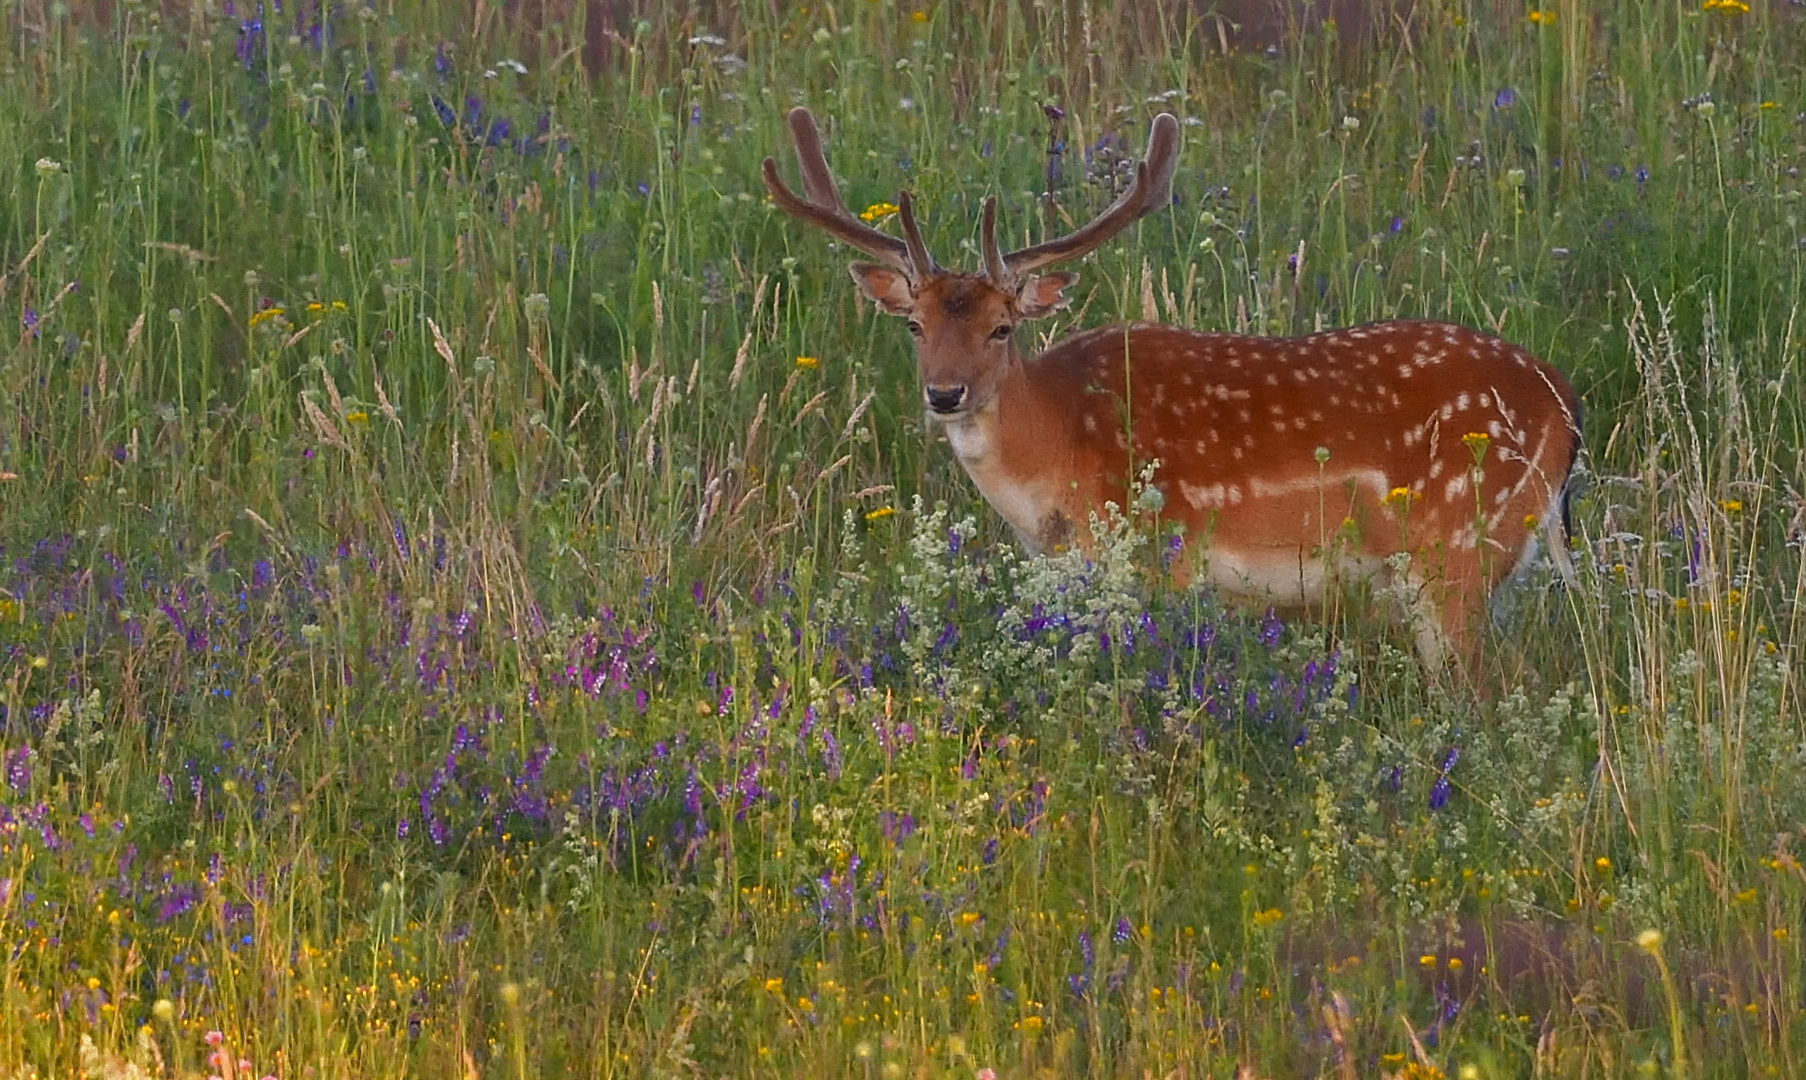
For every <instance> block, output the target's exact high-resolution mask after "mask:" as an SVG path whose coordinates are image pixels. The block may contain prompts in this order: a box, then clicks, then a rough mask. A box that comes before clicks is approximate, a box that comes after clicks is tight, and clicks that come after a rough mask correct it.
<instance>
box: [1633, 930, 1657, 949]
mask: <svg viewBox="0 0 1806 1080" xmlns="http://www.w3.org/2000/svg"><path fill="white" fill-rule="evenodd" d="M1661 947H1662V932H1661V931H1660V930H1645V931H1643V932H1642V933H1641V934H1638V935H1637V948H1639V949H1642V950H1643V951H1644V952H1646V953H1653V952H1656V951H1657V950H1659V949H1660V948H1661Z"/></svg>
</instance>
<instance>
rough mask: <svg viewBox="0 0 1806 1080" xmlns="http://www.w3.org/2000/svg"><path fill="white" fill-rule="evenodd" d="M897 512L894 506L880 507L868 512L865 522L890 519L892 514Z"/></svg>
mask: <svg viewBox="0 0 1806 1080" xmlns="http://www.w3.org/2000/svg"><path fill="white" fill-rule="evenodd" d="M896 512H897V509H896V507H894V506H880V507H879V508H878V509H876V510H871V511H867V513H866V515H865V520H867V521H878V520H880V519H881V518H887V517H890V516H891V515H892V514H894V513H896Z"/></svg>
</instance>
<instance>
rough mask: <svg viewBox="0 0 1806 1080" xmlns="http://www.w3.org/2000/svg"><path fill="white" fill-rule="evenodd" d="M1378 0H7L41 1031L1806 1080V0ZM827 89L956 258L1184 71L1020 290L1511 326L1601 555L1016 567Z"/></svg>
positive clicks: (1, 913) (485, 1047)
mask: <svg viewBox="0 0 1806 1080" xmlns="http://www.w3.org/2000/svg"><path fill="white" fill-rule="evenodd" d="M1304 7H1306V8H1308V7H1309V5H1305V6H1304ZM1299 10H1303V9H1302V8H1301V9H1299ZM1388 14H1389V13H1382V15H1381V16H1379V17H1376V18H1374V19H1372V20H1371V22H1370V23H1369V24H1365V25H1362V26H1359V27H1350V26H1337V25H1335V24H1334V23H1325V22H1324V21H1322V20H1321V19H1298V20H1294V21H1292V22H1290V23H1287V24H1284V25H1279V26H1277V27H1274V28H1270V33H1267V34H1266V35H1265V36H1261V35H1258V34H1256V33H1254V32H1253V31H1252V30H1249V31H1248V32H1247V33H1245V34H1239V35H1238V34H1234V33H1232V31H1233V29H1234V28H1233V27H1232V26H1231V25H1230V21H1231V20H1230V19H1229V17H1228V16H1227V15H1224V14H1222V13H1219V12H1216V11H1215V10H1214V9H1212V8H1210V7H1209V6H1208V5H1204V4H1198V5H1194V6H1185V5H1181V4H1176V3H1175V4H1169V5H1166V10H1156V9H1154V8H1153V7H1151V6H1147V5H1134V4H1118V5H1106V4H1099V3H1096V2H1095V0H1057V2H1056V0H1018V2H1013V3H1012V2H1008V0H978V2H975V3H969V4H961V3H950V2H937V3H931V4H920V5H918V4H914V3H910V2H907V0H905V2H899V0H834V2H833V3H828V4H826V5H823V4H820V3H816V2H813V0H812V2H811V3H809V4H807V5H806V6H805V5H801V4H779V3H771V4H747V5H727V4H722V5H710V4H695V5H691V6H687V7H682V8H678V7H676V6H672V7H671V8H670V9H669V10H668V9H667V8H666V7H665V6H664V5H659V4H650V3H648V4H644V5H640V6H638V7H636V6H635V5H634V4H633V3H630V2H623V3H619V4H588V5H584V4H563V5H560V4H557V3H550V2H548V3H545V4H522V5H520V6H519V8H518V9H516V8H508V9H504V8H502V7H499V6H497V5H495V4H492V3H485V2H484V0H478V2H477V3H475V4H473V5H443V10H441V9H440V7H439V6H435V5H411V4H403V3H394V2H393V0H372V2H368V3H365V2H362V0H360V2H358V3H346V4H342V5H322V4H318V3H301V2H297V0H282V2H278V0H265V2H263V3H255V2H246V0H236V2H231V0H193V2H180V3H178V2H173V0H172V2H169V3H165V4H162V5H161V6H160V7H159V6H158V5H156V4H153V3H148V2H143V0H117V2H116V3H112V4H108V5H101V6H90V5H82V4H65V3H54V4H51V3H45V2H43V0H17V2H13V3H8V4H6V5H4V6H3V7H0V26H3V27H4V35H5V44H4V46H3V47H0V146H3V147H5V148H6V152H5V153H4V154H0V192H4V194H5V198H3V199H0V274H3V276H0V309H3V310H4V311H5V312H6V318H7V319H8V320H12V319H15V318H16V320H17V321H16V331H9V336H13V337H14V338H15V340H14V343H13V344H12V345H10V346H5V347H4V348H0V388H3V390H4V394H3V395H0V1078H5V1080H23V1078H26V1077H43V1078H48V1077H53V1076H55V1077H64V1076H87V1077H96V1078H97V1077H106V1078H109V1080H122V1078H127V1077H149V1076H175V1077H183V1078H187V1077H206V1076H217V1077H225V1078H227V1080H231V1078H251V1077H265V1076H274V1077H281V1078H285V1080H286V1078H290V1077H294V1078H301V1077H316V1078H321V1080H325V1078H330V1077H347V1078H350V1077H357V1078H364V1077H402V1076H422V1077H442V1076H457V1077H471V1078H475V1077H494V1078H502V1077H509V1078H525V1077H529V1076H566V1075H570V1076H589V1077H599V1078H610V1080H612V1078H619V1077H646V1078H676V1077H694V1078H706V1080H715V1078H718V1077H773V1078H777V1077H790V1076H809V1075H816V1076H843V1075H844V1076H853V1077H863V1078H866V1080H878V1078H883V1080H901V1078H904V1077H910V1078H939V1077H963V1078H978V1080H992V1078H993V1077H1004V1078H1006V1080H1008V1078H1014V1077H1043V1076H1045V1077H1064V1076H1080V1075H1082V1076H1094V1077H1123V1078H1130V1077H1133V1078H1144V1077H1173V1078H1188V1077H1205V1076H1211V1077H1228V1076H1237V1075H1239V1076H1248V1077H1286V1076H1299V1075H1320V1076H1333V1077H1338V1078H1342V1077H1357V1076H1359V1077H1368V1076H1386V1077H1411V1078H1415V1080H1423V1078H1429V1077H1439V1076H1446V1077H1451V1078H1453V1077H1462V1078H1470V1077H1474V1078H1479V1077H1484V1078H1491V1077H1514V1076H1531V1075H1534V1076H1550V1077H1554V1076H1563V1077H1569V1076H1571V1077H1619V1076H1659V1075H1670V1076H1677V1077H1680V1076H1689V1077H1691V1076H1727V1077H1728V1076H1751V1075H1756V1076H1765V1075H1773V1076H1790V1077H1797V1076H1801V1075H1802V1074H1806V1010H1803V1005H1806V956H1803V955H1802V943H1801V936H1802V933H1806V910H1803V909H1806V870H1803V869H1802V864H1801V861H1800V860H1801V857H1802V856H1801V853H1800V852H1796V851H1795V850H1794V848H1793V845H1794V844H1795V843H1800V844H1802V846H1803V847H1806V709H1803V708H1802V705H1801V693H1802V691H1806V684H1803V681H1802V668H1801V663H1800V650H1801V648H1802V645H1803V644H1806V637H1803V631H1806V614H1803V611H1806V607H1803V606H1802V605H1803V604H1806V506H1803V503H1802V488H1803V487H1806V415H1803V412H1806V409H1803V406H1802V403H1803V402H1806V386H1803V385H1802V372H1801V360H1802V339H1803V338H1806V325H1803V318H1802V317H1803V316H1806V281H1803V278H1806V223H1803V222H1802V215H1806V200H1802V197H1801V191H1802V182H1801V179H1800V168H1801V166H1802V165H1803V164H1806V111H1802V110H1806V10H1803V9H1802V8H1801V7H1800V6H1799V5H1797V4H1790V3H1786V2H1784V0H1774V2H1772V3H1760V2H1756V0H1752V2H1751V3H1750V4H1744V3H1741V2H1738V0H1706V2H1705V3H1704V4H1703V6H1701V5H1700V4H1698V3H1696V2H1694V0H1675V2H1663V3H1646V4H1624V5H1588V4H1583V3H1581V2H1580V0H1557V2H1555V3H1553V4H1551V5H1550V6H1548V7H1537V8H1520V7H1517V6H1514V5H1509V4H1493V3H1482V2H1478V0H1423V2H1420V3H1418V4H1417V5H1415V7H1413V8H1410V9H1409V10H1408V11H1407V10H1406V9H1403V8H1401V9H1400V10H1399V12H1398V14H1397V15H1396V16H1391V17H1387V15H1388ZM798 103H802V104H807V105H809V106H810V107H811V108H812V109H813V110H814V112H815V114H816V115H817V116H818V117H819V118H821V119H822V120H823V122H824V126H825V129H826V134H827V138H828V153H829V158H830V161H831V162H832V163H833V165H834V168H835V171H836V174H837V176H838V178H839V179H840V181H841V183H842V186H843V190H844V191H845V194H846V198H847V201H848V203H849V205H851V206H852V207H853V208H854V209H855V210H862V209H866V208H868V207H869V208H871V210H870V213H871V215H872V217H873V219H874V220H876V221H878V222H879V223H880V226H881V227H894V219H891V218H889V217H888V216H887V214H886V210H885V205H884V204H887V203H892V202H894V201H895V199H896V195H897V192H898V190H899V188H901V187H903V186H908V187H909V188H911V189H912V190H913V192H914V193H915V194H916V196H917V198H918V204H917V205H918V207H919V213H920V214H921V220H922V222H923V227H924V230H925V232H926V234H927V239H928V242H929V244H930V245H931V246H932V247H933V249H934V250H936V251H937V252H939V253H941V257H942V258H943V259H944V260H946V261H948V262H959V263H962V264H963V265H965V266H966V267H976V266H977V265H978V252H977V246H976V237H977V228H978V213H977V210H978V206H979V203H980V200H981V199H982V197H983V196H984V195H986V194H995V195H997V196H998V197H999V200H1000V203H1001V225H1002V228H1003V230H1004V231H1005V233H1006V234H1007V236H1008V237H1010V238H1012V239H1013V240H1014V241H1015V242H1016V243H1018V244H1020V243H1021V242H1022V241H1025V240H1033V239H1038V238H1039V237H1041V236H1043V235H1045V234H1047V233H1049V232H1054V231H1062V230H1064V229H1068V228H1070V227H1072V225H1073V224H1074V223H1077V222H1083V221H1084V220H1086V219H1088V218H1089V217H1090V216H1091V215H1092V214H1093V213H1095V212H1096V211H1097V210H1099V209H1100V208H1101V207H1103V206H1104V205H1106V204H1107V203H1108V201H1109V199H1110V198H1111V197H1112V195H1113V193H1114V192H1115V191H1116V190H1118V188H1119V187H1120V185H1121V184H1122V183H1123V182H1124V178H1125V172H1124V169H1125V165H1124V163H1125V162H1128V161H1132V160H1133V158H1134V157H1135V155H1136V154H1138V153H1139V151H1140V149H1141V146H1142V142H1143V140H1144V139H1145V138H1146V133H1147V130H1148V128H1147V125H1148V121H1149V119H1150V118H1151V117H1152V116H1153V115H1154V114H1155V113H1157V112H1160V111H1171V112H1173V113H1175V114H1176V115H1177V116H1178V117H1179V118H1180V119H1181V122H1182V125H1183V127H1182V132H1183V139H1184V144H1183V149H1182V159H1181V164H1180V166H1179V170H1178V175H1177V178H1176V180H1175V184H1174V194H1175V200H1174V205H1173V207H1172V209H1171V210H1170V212H1162V213H1158V214H1155V215H1152V216H1150V217H1148V218H1146V219H1143V220H1142V221H1141V222H1140V223H1138V224H1137V225H1136V226H1134V227H1133V228H1132V229H1131V230H1130V231H1129V232H1127V233H1125V234H1124V235H1123V236H1122V237H1119V238H1118V239H1117V240H1115V241H1113V242H1111V243H1110V244H1108V245H1106V246H1105V247H1104V248H1103V249H1102V250H1100V251H1099V252H1097V253H1096V254H1095V255H1093V256H1090V257H1088V258H1087V259H1086V260H1085V261H1084V263H1083V264H1081V265H1079V266H1077V267H1076V269H1079V270H1080V271H1081V272H1082V274H1083V278H1082V281H1081V282H1080V285H1079V286H1078V289H1077V293H1078V300H1079V302H1078V303H1076V304H1075V305H1074V307H1073V309H1072V310H1070V311H1067V312H1065V313H1063V314H1062V316H1061V317H1060V318H1058V319H1055V320H1049V321H1047V322H1046V323H1042V324H1036V328H1035V331H1034V335H1029V334H1028V333H1026V332H1025V333H1024V334H1023V340H1022V344H1023V345H1024V346H1025V347H1027V346H1031V345H1034V344H1039V343H1040V342H1042V341H1045V340H1049V339H1051V338H1052V337H1057V336H1059V335H1061V334H1063V333H1065V332H1068V331H1069V330H1071V329H1073V328H1077V327H1086V326H1097V325H1103V324H1105V323H1108V322H1110V321H1113V320H1116V319H1121V318H1143V317H1147V318H1154V319H1160V320H1165V321H1170V322H1174V323H1177V324H1181V325H1185V326H1190V327H1195V328H1199V329H1241V330H1246V331H1249V332H1253V333H1261V334H1292V333H1300V332H1306V331H1310V330H1312V329H1316V328H1321V327H1332V326H1346V325H1353V324H1357V323H1361V322H1366V321H1371V320H1375V319H1381V318H1390V317H1395V316H1396V317H1405V318H1433V319H1446V320H1451V321H1455V322H1460V323H1463V324H1466V325H1470V326H1474V327H1478V328H1482V329H1486V330H1489V331H1492V332H1496V333H1499V334H1501V335H1503V336H1505V337H1507V338H1509V339H1510V340H1512V341H1514V342H1517V343H1519V344H1522V345H1524V346H1525V347H1527V348H1529V349H1531V350H1532V351H1534V352H1535V353H1537V354H1538V355H1540V356H1543V357H1545V358H1547V359H1549V360H1550V361H1551V362H1552V363H1553V364H1554V365H1555V366H1556V367H1558V368H1560V369H1561V370H1562V371H1564V372H1566V373H1567V374H1568V375H1569V376H1570V378H1571V379H1572V381H1573V382H1574V384H1575V386H1576V387H1577V388H1578V390H1579V391H1580V393H1581V395H1582V397H1583V399H1584V401H1585V404H1586V406H1587V409H1588V420H1587V429H1586V450H1585V452H1584V453H1583V455H1582V459H1581V462H1580V466H1579V468H1578V470H1577V474H1576V477H1577V482H1576V489H1575V491H1576V494H1575V501H1574V507H1573V510H1574V521H1573V537H1572V551H1573V553H1574V556H1575V559H1576V562H1577V564H1578V570H1579V580H1578V582H1577V583H1576V584H1575V585H1574V586H1572V587H1566V588H1564V587H1561V586H1560V585H1558V584H1556V583H1554V582H1552V581H1551V575H1550V573H1549V572H1548V570H1547V569H1546V568H1536V569H1533V570H1532V572H1531V573H1530V574H1529V575H1528V577H1527V579H1526V580H1524V581H1523V582H1521V583H1520V584H1518V585H1517V586H1516V587H1514V588H1512V589H1511V590H1509V591H1508V592H1507V593H1506V594H1504V595H1502V597H1501V599H1500V603H1499V604H1498V610H1497V612H1496V617H1495V619H1494V620H1493V625H1492V626H1491V627H1490V628H1489V630H1488V652H1487V661H1486V664H1485V665H1484V668H1483V670H1480V671H1478V672H1476V673H1475V674H1474V677H1473V678H1472V679H1471V680H1464V679H1451V678H1448V677H1445V676H1441V675H1437V674H1434V673H1428V672H1426V671H1425V670H1424V669H1423V668H1422V667H1421V665H1419V664H1418V662H1417V661H1416V659H1415V658H1414V656H1413V655H1412V652H1411V648H1410V642H1409V640H1408V638H1407V636H1406V635H1404V634H1402V633H1401V632H1400V631H1399V630H1398V629H1397V628H1395V627H1393V626H1390V625H1389V624H1388V623H1387V621H1386V620H1385V619H1384V618H1381V617H1378V616H1376V615H1375V614H1374V613H1373V612H1372V610H1371V609H1372V605H1370V604H1368V603H1365V602H1363V598H1361V597H1359V596H1356V597H1351V598H1350V599H1349V601H1348V602H1347V603H1345V604H1344V603H1338V604H1335V605H1332V607H1331V609H1330V610H1328V611H1326V612H1324V613H1323V614H1322V615H1321V616H1320V617H1316V618H1306V619H1281V618H1279V617H1277V616H1275V615H1273V614H1271V613H1266V612H1261V611H1246V610H1239V609H1234V608H1227V607H1225V606H1223V605H1222V604H1221V603H1219V602H1218V600H1217V599H1216V598H1215V597H1214V596H1212V595H1211V594H1210V593H1209V592H1208V591H1203V590H1197V589H1186V588H1180V587H1177V586H1175V585H1173V584H1172V583H1171V582H1170V580H1168V579H1167V578H1166V577H1165V576H1164V574H1163V569H1162V560H1161V556H1160V552H1161V550H1162V546H1161V543H1160V536H1161V534H1160V529H1159V523H1158V522H1157V521H1149V520H1147V515H1145V514H1133V515H1131V517H1130V518H1129V519H1128V520H1117V521H1104V522H1100V523H1098V525H1097V528H1098V530H1099V536H1100V537H1101V544H1100V547H1099V553H1098V555H1097V557H1096V558H1095V559H1094V560H1091V561H1086V560H1084V559H1082V558H1080V557H1078V556H1075V555H1068V556H1065V557H1062V558H1056V559H1048V560H1030V559H1027V558H1025V557H1023V556H1021V555H1020V554H1019V552H1018V550H1017V548H1016V546H1015V544H1014V540H1013V537H1012V536H1011V535H1010V534H1009V531H1008V529H1007V527H1006V526H1004V525H1003V523H1002V522H1001V520H1000V519H999V518H998V517H997V515H996V514H995V512H994V511H992V510H991V509H990V508H989V507H988V506H986V505H985V504H984V503H983V501H982V500H981V499H980V498H979V496H978V495H977V493H976V491H975V490H974V489H973V487H972V486H971V484H970V482H969V481H968V480H967V479H966V477H965V476H964V475H963V474H962V473H961V472H960V471H959V468H958V466H957V464H956V463H955V461H954V460H953V458H952V455H951V453H950V452H949V450H948V448H947V446H946V445H945V443H944V441H943V440H942V439H941V438H940V437H939V436H938V434H937V433H936V432H935V431H934V430H933V428H932V427H931V426H930V425H929V424H927V423H926V422H925V421H924V418H923V415H922V412H923V410H922V408H921V405H920V401H921V398H920V388H919V386H918V383H917V378H916V374H915V371H914V365H913V360H912V358H911V353H910V346H909V337H908V335H907V334H906V333H905V332H904V330H903V328H902V327H901V325H900V324H899V323H898V322H897V321H896V320H887V319H884V318H882V317H880V316H878V315H876V314H874V313H873V312H872V311H871V310H870V307H869V305H864V304H862V303H861V302H860V301H859V300H858V299H857V298H856V295H855V290H854V288H853V286H852V283H851V282H850V281H849V280H848V277H847V275H846V272H845V269H844V267H845V263H846V262H847V252H846V251H845V250H844V249H841V248H839V247H838V246H836V245H831V244H830V243H829V242H828V241H827V240H826V239H825V238H824V237H823V236H822V235H821V234H819V233H817V232H814V231H812V230H810V229H809V228H807V227H805V226H803V225H801V224H800V223H797V222H794V221H791V220H789V219H788V218H786V217H785V216H784V215H783V214H782V213H781V212H779V211H778V210H777V209H776V208H775V207H773V206H772V204H771V203H770V200H769V199H768V198H767V196H766V193H765V191H764V189H763V187H762V185H761V183H760V180H759V176H758V166H759V162H760V161H761V160H762V159H763V158H764V157H765V156H766V155H768V154H771V155H776V156H778V158H779V160H780V163H781V168H782V169H783V171H784V174H785V175H786V176H787V177H792V178H794V177H795V175H796V173H795V171H794V168H795V166H794V161H793V160H792V159H791V156H790V144H789V139H788V134H787V132H786V130H785V128H784V125H783V115H784V112H785V111H786V110H787V109H788V108H790V107H791V106H792V105H794V104H798ZM9 325H14V324H12V323H11V322H9ZM1031 336H1033V337H1034V341H1033V342H1031V341H1030V340H1028V339H1029V338H1030V337H1031Z"/></svg>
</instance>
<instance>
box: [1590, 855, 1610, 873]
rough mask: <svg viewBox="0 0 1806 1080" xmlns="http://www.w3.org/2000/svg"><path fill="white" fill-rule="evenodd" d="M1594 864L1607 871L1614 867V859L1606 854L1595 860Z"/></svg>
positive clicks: (1601, 870)
mask: <svg viewBox="0 0 1806 1080" xmlns="http://www.w3.org/2000/svg"><path fill="white" fill-rule="evenodd" d="M1593 865H1594V866H1595V867H1597V868H1598V869H1599V871H1600V872H1601V873H1604V872H1605V871H1607V870H1610V869H1611V868H1612V861H1611V860H1610V859H1608V858H1606V857H1605V856H1604V855H1601V856H1599V857H1598V858H1597V859H1594V860H1593Z"/></svg>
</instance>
